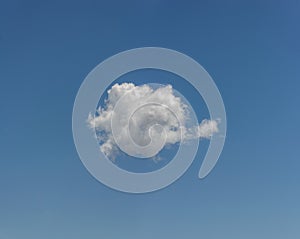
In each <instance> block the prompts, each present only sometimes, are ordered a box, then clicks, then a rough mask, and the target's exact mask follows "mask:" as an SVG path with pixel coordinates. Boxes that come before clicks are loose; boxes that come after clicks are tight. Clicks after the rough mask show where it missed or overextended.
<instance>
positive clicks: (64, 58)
mask: <svg viewBox="0 0 300 239" xmlns="http://www.w3.org/2000/svg"><path fill="white" fill-rule="evenodd" d="M108 2H109V1H106V2H104V1H96V0H93V1H91V0H87V1H81V2H78V1H37V0H36V1H32V0H29V1H20V0H12V1H8V0H0V80H1V87H0V107H1V117H0V123H1V124H0V125H1V126H0V145H1V148H0V239H19V238H20V239H21V238H22V239H40V238H43V239H48V238H49V239H55V238H58V239H60V238H62V239H65V238H72V239H77V238H78V239H82V238H87V239H95V238H109V239H117V238H124V239H127V238H128V239H132V238H134V239H135V238H136V239H153V238H172V239H173V238H174V239H177V238H178V239H181V238H205V239H207V238H209V239H219V238H230V239H240V238H243V239H253V238H264V239H282V238H287V239H289V238H291V239H292V238H293V239H294V238H299V237H300V228H299V222H300V205H299V201H300V187H299V182H300V174H299V168H300V162H299V159H300V157H299V156H300V147H299V142H300V141H299V121H300V112H299V103H300V96H299V87H300V81H299V80H300V45H299V42H300V30H299V22H300V14H299V11H300V2H299V1H294V0H291V1H227V2H226V3H225V1H193V2H191V1H182V2H179V1H158V0H156V1H154V0H151V1H143V2H144V3H143V2H142V1H126V3H125V1H119V2H115V1H110V3H108ZM143 46H159V47H166V48H171V49H174V50H177V51H180V52H183V53H185V54H187V55H189V56H191V57H193V58H194V59H195V60H197V61H198V62H199V63H200V64H202V65H203V66H204V67H205V68H206V70H207V71H208V72H209V73H210V74H211V76H212V77H213V78H214V80H215V82H216V84H217V85H218V87H219V90H220V91H221V94H222V96H223V100H224V103H225V106H226V111H227V117H228V135H227V141H226V144H225V148H224V151H223V154H222V155H221V158H220V160H219V162H218V164H217V166H216V168H215V169H214V170H213V171H212V173H211V174H210V175H209V176H208V177H207V178H205V179H204V180H198V179H197V173H198V169H199V167H200V164H201V160H200V158H201V157H200V156H201V155H203V154H204V153H205V152H202V151H201V150H200V152H199V160H195V162H194V163H193V165H192V167H191V168H190V169H189V170H188V171H187V173H186V174H185V175H184V176H183V177H182V178H181V179H180V180H178V181H177V182H176V183H174V184H172V185H171V186H169V187H168V188H166V189H163V190H161V191H157V192H154V193H150V194H143V195H131V194H125V193H120V192H117V191H114V190H111V189H109V188H107V187H105V186H103V185H102V184H100V183H99V182H97V181H96V180H95V179H93V177H92V176H91V175H90V174H89V173H88V172H87V170H86V169H85V168H84V167H83V165H82V163H81V161H80V159H79V157H78V155H77V152H76V149H75V146H74V144H73V138H72V129H71V117H72V107H73V102H74V98H75V96H76V93H77V90H78V89H79V87H80V84H81V83H82V81H83V79H84V78H85V76H86V75H87V73H88V72H89V71H90V70H92V69H93V68H94V67H95V66H96V65H97V64H98V63H100V62H101V61H102V60H104V59H106V58H107V57H109V56H111V55H114V54H116V53H118V52H120V51H123V50H127V49H131V48H136V47H143ZM205 144H206V143H205V142H203V145H204V146H205Z"/></svg>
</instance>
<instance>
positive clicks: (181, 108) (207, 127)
mask: <svg viewBox="0 0 300 239" xmlns="http://www.w3.org/2000/svg"><path fill="white" fill-rule="evenodd" d="M107 93H108V98H107V99H106V100H105V104H104V106H103V107H100V108H99V109H97V112H96V114H90V115H89V116H88V120H87V121H88V124H89V126H90V127H91V128H92V129H95V132H96V135H97V138H98V140H99V142H100V150H101V151H102V152H103V153H104V154H105V155H106V156H107V157H109V158H111V159H113V158H114V157H115V156H116V155H117V154H118V152H119V151H120V148H121V149H122V151H124V152H126V153H127V154H129V155H132V156H136V157H143V158H147V157H152V156H155V155H156V154H157V153H158V152H159V151H160V150H161V149H162V148H163V147H164V146H166V145H171V144H175V143H178V142H184V141H187V140H191V139H195V138H207V139H209V138H210V137H211V136H212V135H213V134H214V133H216V132H218V121H216V120H207V119H205V120H203V121H202V122H201V123H200V125H196V126H194V127H191V128H188V127H187V126H186V122H187V120H188V119H189V110H188V107H187V105H186V104H184V103H183V101H182V99H181V98H180V97H178V96H175V95H174V91H173V88H172V86H171V85H167V86H162V87H159V88H157V89H154V88H152V87H151V86H149V85H141V86H136V85H134V84H132V83H123V84H115V85H114V86H112V88H111V89H110V90H108V92H107Z"/></svg>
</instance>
